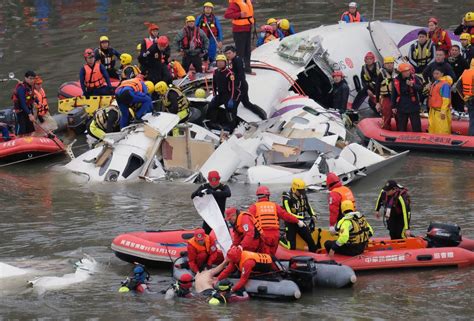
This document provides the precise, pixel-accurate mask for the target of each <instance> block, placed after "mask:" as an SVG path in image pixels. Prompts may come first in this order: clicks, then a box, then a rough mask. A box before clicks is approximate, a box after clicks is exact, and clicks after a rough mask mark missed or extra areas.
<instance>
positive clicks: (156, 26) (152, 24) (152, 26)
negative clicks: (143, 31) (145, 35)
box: [145, 22, 160, 34]
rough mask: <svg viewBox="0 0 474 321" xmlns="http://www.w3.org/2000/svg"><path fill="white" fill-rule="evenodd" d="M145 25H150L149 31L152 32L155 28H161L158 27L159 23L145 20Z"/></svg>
mask: <svg viewBox="0 0 474 321" xmlns="http://www.w3.org/2000/svg"><path fill="white" fill-rule="evenodd" d="M145 26H147V27H148V32H149V33H150V34H151V32H152V31H153V30H160V27H158V25H157V24H154V23H150V22H145Z"/></svg>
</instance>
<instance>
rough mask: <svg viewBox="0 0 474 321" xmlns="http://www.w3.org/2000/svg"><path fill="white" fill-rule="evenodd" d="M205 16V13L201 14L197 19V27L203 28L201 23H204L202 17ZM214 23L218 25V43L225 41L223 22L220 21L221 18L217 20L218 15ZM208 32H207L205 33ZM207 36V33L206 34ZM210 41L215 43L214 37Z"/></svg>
mask: <svg viewBox="0 0 474 321" xmlns="http://www.w3.org/2000/svg"><path fill="white" fill-rule="evenodd" d="M203 16H204V13H203V14H200V15H199V16H198V17H197V19H196V27H201V21H202V17H203ZM214 23H215V25H216V28H217V36H216V38H217V41H222V39H223V36H224V33H223V31H222V26H221V22H220V21H219V18H217V16H216V15H214ZM207 29H208V28H207V26H206V27H205V28H204V29H203V30H207ZM204 32H206V31H204ZM206 34H207V32H206ZM209 41H214V37H212V36H210V37H209Z"/></svg>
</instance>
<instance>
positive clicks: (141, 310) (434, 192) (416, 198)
mask: <svg viewBox="0 0 474 321" xmlns="http://www.w3.org/2000/svg"><path fill="white" fill-rule="evenodd" d="M256 2H257V4H256V9H257V18H258V21H261V22H263V21H264V20H265V19H266V18H267V17H269V16H276V17H287V18H289V19H290V20H291V21H292V22H293V23H294V24H295V27H296V29H297V30H304V29H308V28H311V27H316V26H319V25H320V24H329V23H332V22H333V21H335V20H337V18H338V17H339V15H340V11H341V10H342V9H343V7H344V5H343V4H342V3H343V1H280V0H272V1H270V0H269V1H256ZM368 2H370V3H371V1H363V2H362V5H363V9H362V11H363V12H364V13H366V15H367V16H369V17H370V16H371V8H372V7H371V5H368ZM200 3H201V2H200V1H179V0H178V1H128V0H122V1H91V0H86V1H59V0H53V1H45V0H38V1H2V2H1V3H0V55H2V56H3V57H2V58H1V59H0V78H2V77H3V76H5V75H6V74H7V73H8V72H10V71H14V72H16V73H17V74H18V75H20V76H21V75H22V74H23V73H24V71H25V70H26V69H30V68H31V69H34V70H36V71H37V72H39V73H40V74H42V75H43V77H44V79H45V83H46V89H47V91H48V93H49V96H50V97H54V96H55V95H56V91H57V88H58V86H59V85H60V84H61V83H62V82H64V81H67V80H72V79H76V78H77V77H78V76H77V75H78V71H79V69H80V67H81V65H82V63H83V60H82V56H81V54H82V51H83V49H84V48H86V47H93V46H95V45H96V42H97V39H98V37H99V36H100V35H102V34H107V35H109V37H110V38H111V40H112V45H113V46H114V47H116V48H117V49H118V50H121V51H124V52H125V51H128V52H130V53H134V50H135V49H134V48H135V46H136V44H137V43H138V42H139V41H140V39H141V38H143V36H145V35H146V30H145V27H144V26H143V21H155V22H158V23H159V25H160V27H161V32H162V33H163V34H165V33H166V34H168V35H170V36H172V35H173V34H174V33H175V32H176V30H177V29H178V28H179V27H180V26H181V21H182V19H183V18H184V16H187V15H189V14H192V13H198V12H199V11H200ZM224 3H226V1H222V0H220V1H215V4H216V6H219V5H222V4H224ZM377 4H378V7H377V10H376V17H377V18H380V19H388V17H389V1H380V0H379V1H377ZM469 7H471V8H470V9H472V7H473V6H472V2H471V1H455V2H453V1H428V0H423V1H395V7H394V12H393V19H394V20H396V21H399V22H403V23H410V24H424V22H425V20H426V18H427V17H428V16H429V15H435V16H437V17H440V18H441V19H442V21H445V22H444V24H445V25H448V26H451V27H453V26H455V25H456V24H457V23H458V22H459V20H460V17H461V16H462V15H463V13H464V11H466V9H468V8H469ZM223 11H224V9H223V7H220V8H218V9H217V12H218V13H219V14H222V13H223ZM369 12H370V13H369ZM224 28H225V30H226V40H227V41H229V39H230V32H229V30H230V29H229V28H230V25H229V23H227V22H224ZM11 88H12V84H10V85H4V84H1V85H0V92H1V95H0V105H1V106H6V105H7V104H9V97H10V90H11ZM56 161H57V160H56ZM389 177H390V178H395V179H397V180H400V182H402V183H403V184H405V185H406V186H408V188H409V189H410V192H411V194H412V199H413V202H414V205H413V221H414V223H413V225H414V230H415V231H416V232H418V233H420V234H421V233H423V232H424V230H425V229H426V227H427V225H428V223H429V221H430V220H437V221H451V222H457V223H459V224H460V225H461V226H462V227H463V232H464V234H465V235H468V236H470V237H474V215H473V214H472V213H473V205H472V200H473V199H474V183H473V182H474V163H473V162H472V157H460V156H452V155H451V156H450V155H446V156H445V155H434V154H412V155H410V156H409V157H408V158H407V159H406V160H404V161H403V163H401V164H399V165H398V166H395V167H394V168H392V169H389V170H386V171H384V172H383V173H380V174H377V175H375V176H373V177H369V178H367V179H364V180H362V181H361V182H359V183H357V184H356V185H355V186H354V190H355V194H356V196H357V199H358V204H360V206H361V208H362V210H364V211H365V212H366V213H369V214H368V215H369V217H370V219H371V223H372V224H373V226H374V228H375V229H376V232H377V235H385V234H386V232H385V230H384V228H383V226H382V224H381V222H380V221H375V220H373V219H372V216H371V215H370V213H371V211H372V206H373V203H374V202H375V198H376V196H377V195H376V194H377V193H378V191H379V188H380V186H381V185H382V184H383V182H384V180H386V179H387V178H389ZM194 188H195V186H185V185H178V184H169V185H166V186H164V185H160V184H144V183H142V184H129V185H98V186H91V185H81V184H77V183H73V182H71V181H70V180H68V179H66V177H65V175H64V174H63V173H61V172H60V171H57V170H55V168H54V166H53V164H52V161H51V162H50V161H41V162H39V163H35V164H24V165H22V166H16V167H10V168H3V169H1V170H0V202H1V204H2V206H1V210H0V211H1V217H2V219H1V220H0V235H1V240H0V261H1V262H5V263H12V264H14V265H17V266H21V267H41V269H43V270H45V271H47V272H48V273H50V274H55V275H60V274H63V273H69V272H71V271H72V264H70V263H73V262H74V261H75V260H77V259H78V258H80V257H81V255H82V252H84V253H88V254H90V255H92V256H93V257H94V258H96V259H97V260H98V261H99V262H100V263H101V266H102V269H101V270H102V272H100V273H98V274H96V275H94V276H93V277H92V279H90V281H88V282H85V283H82V284H81V285H79V286H73V287H70V288H68V289H66V290H62V291H59V292H51V293H46V294H45V295H43V296H38V295H36V294H35V293H32V292H31V291H29V290H27V289H26V287H25V286H24V283H23V281H25V280H20V281H18V282H17V283H14V284H10V283H8V287H6V286H2V287H0V320H2V319H19V320H25V319H36V318H44V319H47V318H51V319H66V318H71V319H81V320H82V319H87V318H91V319H103V320H143V319H154V318H157V319H170V318H176V319H185V318H186V319H195V320H204V319H226V320H227V319H237V320H248V319H265V320H276V319H290V318H292V319H305V318H315V317H316V318H324V319H334V320H340V319H416V320H418V319H426V318H428V317H430V318H432V319H466V320H467V319H472V317H473V315H474V309H473V307H472V304H473V301H472V295H473V291H472V280H473V277H474V270H473V269H472V268H471V269H462V270H453V269H448V270H446V269H434V270H429V271H403V272H398V271H387V272H377V273H367V274H362V275H360V276H359V282H358V283H357V285H356V286H355V287H354V288H352V289H345V290H314V292H313V293H312V294H307V295H305V296H304V297H303V298H302V299H301V300H299V301H297V302H294V303H281V302H272V301H263V302H262V301H250V302H247V303H243V304H236V305H233V306H232V305H231V306H228V307H210V306H207V305H201V304H198V303H195V302H190V301H181V302H171V303H170V302H165V300H164V299H163V298H162V296H161V295H158V294H156V295H146V296H130V295H129V296H122V295H119V294H118V293H117V289H118V286H119V284H120V281H121V280H122V279H123V278H124V276H125V275H126V274H127V273H128V272H129V269H130V265H128V264H126V263H124V262H121V261H119V260H118V259H116V258H115V257H114V256H113V254H112V253H111V250H110V247H109V246H110V242H111V240H112V239H113V238H114V237H115V236H116V235H118V234H120V233H124V232H128V231H134V230H143V229H157V228H178V227H193V226H196V225H197V224H199V222H200V220H199V218H198V217H197V215H196V214H195V212H194V210H193V208H192V205H191V202H190V198H189V195H190V193H191V192H192V190H194ZM231 188H232V193H233V197H232V200H231V203H232V204H249V203H250V202H251V201H252V200H253V193H254V187H253V186H248V185H243V184H234V185H231ZM273 190H274V195H275V197H274V199H275V200H276V199H277V197H276V195H279V193H280V192H281V191H282V190H283V187H280V188H274V189H273ZM310 199H311V201H312V202H313V204H314V206H315V208H316V209H317V210H318V211H319V212H320V213H321V214H320V216H321V224H322V225H323V226H326V225H327V205H326V194H322V193H318V194H311V196H310ZM153 274H154V278H153V288H154V289H155V290H161V289H164V288H166V287H167V285H168V283H169V277H168V276H169V271H153Z"/></svg>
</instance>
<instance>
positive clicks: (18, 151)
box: [0, 136, 65, 162]
mask: <svg viewBox="0 0 474 321" xmlns="http://www.w3.org/2000/svg"><path fill="white" fill-rule="evenodd" d="M64 151H65V146H64V144H63V142H62V141H61V140H60V139H59V138H57V137H55V136H54V137H52V138H48V137H36V136H25V137H18V138H15V137H12V139H11V140H9V141H3V140H0V161H2V162H5V161H12V160H20V159H26V158H32V157H36V156H40V155H46V154H51V155H53V154H59V153H61V152H64Z"/></svg>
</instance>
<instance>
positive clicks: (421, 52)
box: [413, 39, 433, 67]
mask: <svg viewBox="0 0 474 321" xmlns="http://www.w3.org/2000/svg"><path fill="white" fill-rule="evenodd" d="M431 44H432V42H431V40H430V39H428V40H427V41H426V42H425V45H424V46H421V45H420V43H419V42H416V44H415V50H414V51H413V60H415V61H416V63H417V64H418V66H419V67H422V66H426V65H427V64H428V62H429V61H430V60H431V59H433V52H432V50H431Z"/></svg>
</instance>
